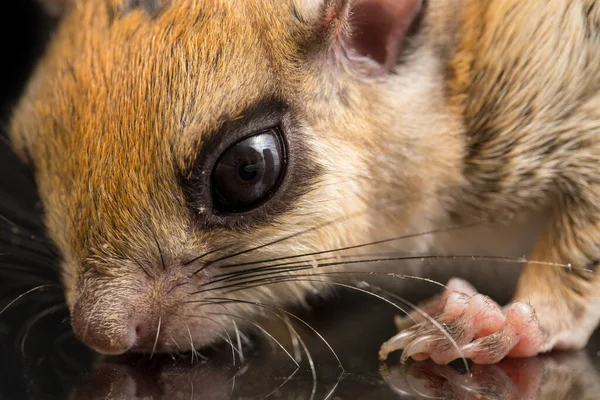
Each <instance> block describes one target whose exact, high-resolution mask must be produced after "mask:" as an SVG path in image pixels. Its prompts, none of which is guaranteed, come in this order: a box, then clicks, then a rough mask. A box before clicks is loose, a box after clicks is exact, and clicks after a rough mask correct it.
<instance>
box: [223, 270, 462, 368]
mask: <svg viewBox="0 0 600 400" xmlns="http://www.w3.org/2000/svg"><path fill="white" fill-rule="evenodd" d="M288 281H301V282H315V283H321V284H328V285H334V286H339V287H343V288H346V289H350V290H355V291H358V292H361V293H364V294H367V295H370V296H373V297H376V298H378V299H380V300H383V301H384V302H386V303H388V304H390V305H392V306H393V307H395V308H397V309H398V310H400V311H401V312H402V313H404V314H406V315H407V316H408V317H409V318H411V319H412V316H411V315H410V313H409V312H407V311H406V310H404V309H403V308H402V307H400V306H399V305H397V304H396V303H394V302H392V301H390V300H388V299H386V298H385V297H383V296H380V295H378V294H376V293H373V292H370V291H368V290H365V289H361V288H358V287H355V286H351V285H346V284H343V283H339V282H324V281H320V280H318V279H306V278H303V279H293V277H289V280H288ZM437 283H438V284H439V285H440V286H443V287H446V286H445V285H443V284H441V283H439V282H437ZM381 290H383V289H381ZM394 298H395V299H396V300H398V301H400V302H402V303H403V304H405V305H406V306H408V307H410V308H412V309H414V310H415V311H417V312H418V313H419V314H420V315H421V316H422V317H423V318H425V319H426V320H427V321H428V322H430V323H431V324H432V325H434V326H435V327H436V328H437V329H439V331H440V332H441V333H442V334H443V335H444V336H445V337H446V339H448V341H449V342H450V343H451V344H452V345H453V346H454V347H455V348H456V350H457V351H458V354H459V355H460V356H461V359H462V360H463V362H464V365H465V368H466V371H467V372H468V371H469V365H468V363H467V360H466V358H465V357H464V354H463V352H462V350H461V349H460V347H459V346H458V343H456V341H455V340H454V339H453V338H452V336H451V335H450V334H449V333H448V331H446V329H444V328H443V327H442V326H441V325H440V324H439V323H438V322H437V321H436V320H435V319H433V318H432V317H431V316H430V315H429V314H427V313H426V312H425V311H423V310H422V309H421V308H419V307H417V306H416V305H415V304H413V303H411V302H409V301H408V300H406V299H404V298H402V297H399V296H396V295H394ZM218 299H221V300H226V299H227V298H217V300H218ZM237 301H241V300H237ZM250 303H251V304H260V303H255V302H250ZM268 307H272V306H268ZM283 311H284V312H286V311H285V310H283ZM292 315H293V314H292ZM413 321H414V319H413Z"/></svg>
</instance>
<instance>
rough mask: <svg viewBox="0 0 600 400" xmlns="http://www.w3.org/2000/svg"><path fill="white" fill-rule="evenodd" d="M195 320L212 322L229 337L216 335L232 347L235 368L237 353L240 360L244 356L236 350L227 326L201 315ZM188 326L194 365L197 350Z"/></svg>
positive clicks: (232, 359) (232, 361)
mask: <svg viewBox="0 0 600 400" xmlns="http://www.w3.org/2000/svg"><path fill="white" fill-rule="evenodd" d="M206 304H207V305H208V304H212V303H211V302H206ZM194 318H200V319H205V320H207V321H210V322H212V323H214V324H216V325H218V326H219V327H220V328H221V329H222V330H223V332H224V333H225V335H226V336H227V337H225V336H223V335H221V334H219V333H216V334H217V336H219V337H220V338H221V339H223V340H224V341H225V342H226V343H227V344H229V347H231V363H232V365H233V366H234V367H235V353H236V352H237V353H238V356H239V357H240V359H241V358H243V356H242V355H241V353H240V350H239V349H236V348H235V346H234V345H233V340H232V338H231V335H230V334H229V332H227V329H226V328H225V326H224V325H223V324H222V323H220V322H219V321H217V320H216V319H214V318H209V317H205V316H200V315H195V316H194ZM186 326H187V329H188V333H189V335H190V344H191V345H192V363H193V362H194V361H193V360H194V357H193V355H194V354H195V353H197V352H196V349H195V348H194V341H193V340H192V331H191V330H190V327H189V325H188V324H187V323H186Z"/></svg>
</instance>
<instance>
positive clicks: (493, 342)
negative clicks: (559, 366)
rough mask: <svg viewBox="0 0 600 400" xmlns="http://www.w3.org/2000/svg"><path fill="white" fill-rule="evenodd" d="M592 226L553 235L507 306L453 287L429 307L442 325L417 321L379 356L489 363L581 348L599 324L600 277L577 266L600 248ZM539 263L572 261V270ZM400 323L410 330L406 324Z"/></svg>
mask: <svg viewBox="0 0 600 400" xmlns="http://www.w3.org/2000/svg"><path fill="white" fill-rule="evenodd" d="M565 220H569V221H573V218H565ZM587 220H588V221H589V219H587ZM578 221H582V219H578ZM556 226H557V227H558V226H560V225H558V224H557V225H556ZM586 228H588V229H587V230H585V229H581V228H579V229H578V227H577V225H576V224H573V225H571V226H568V227H567V228H566V229H551V230H549V231H547V232H546V234H545V235H544V236H543V238H542V240H541V241H540V242H539V244H538V246H537V248H536V250H535V251H534V252H533V253H532V255H531V257H530V260H532V261H531V262H530V263H529V264H528V265H527V266H526V267H525V269H524V271H523V273H522V276H521V279H520V281H519V286H518V289H517V293H516V295H515V297H514V301H513V302H512V303H511V304H509V305H508V306H506V307H505V308H504V309H502V308H501V307H500V306H499V305H498V304H496V303H495V302H493V301H492V300H491V299H489V298H488V297H486V296H483V295H480V294H474V293H473V290H472V288H470V286H468V284H465V283H460V282H458V283H457V282H454V283H453V282H452V281H451V284H450V286H451V287H450V288H449V290H447V291H446V292H445V293H444V294H442V295H441V296H440V297H439V298H437V299H435V300H434V301H433V302H432V303H429V304H426V305H425V308H426V311H427V312H428V313H430V312H433V313H434V314H433V319H434V320H435V321H436V322H437V323H433V322H431V321H430V320H425V321H422V319H421V321H419V320H418V319H417V325H415V326H413V327H412V328H410V329H404V330H403V331H402V332H401V333H399V334H398V335H397V336H395V337H394V338H392V339H391V340H390V341H388V342H386V343H385V344H384V345H383V346H382V348H381V351H380V358H381V359H382V360H384V359H385V358H387V355H388V354H389V353H390V352H391V351H394V350H397V349H404V352H403V359H406V358H408V357H413V358H415V359H417V360H422V359H425V358H428V357H431V358H432V360H433V361H435V362H436V363H442V364H443V363H448V362H450V361H452V360H454V359H456V358H458V357H460V356H461V355H462V356H465V357H467V358H470V359H472V360H473V361H474V362H475V363H478V364H491V363H496V362H498V361H500V360H501V359H503V358H505V357H530V356H535V355H537V354H539V353H543V352H547V351H550V350H552V349H562V350H572V349H579V348H582V347H583V346H585V344H586V343H587V340H588V339H589V336H590V335H591V334H592V333H593V331H594V329H595V328H596V326H597V324H598V320H599V319H600V307H599V306H600V301H599V298H600V280H599V279H598V277H597V274H595V272H594V271H592V270H589V269H584V268H577V267H574V266H575V265H590V263H589V260H591V259H594V258H593V257H595V255H594V250H595V249H600V246H598V244H597V243H596V242H595V241H594V240H592V239H593V238H599V239H600V234H598V235H595V234H593V232H596V230H595V229H589V227H586ZM587 232H592V234H589V235H586V234H585V233H587ZM575 243H577V244H578V245H575ZM582 249H585V251H584V250H582ZM535 261H548V262H554V263H557V264H562V263H564V264H568V263H571V264H572V265H573V267H571V268H570V267H564V266H560V265H547V264H539V263H535ZM456 288H459V289H458V291H454V290H456ZM460 288H462V289H463V290H460ZM460 291H462V292H463V293H460ZM400 322H401V323H400V324H399V325H400V327H402V328H405V327H406V326H405V323H406V320H402V321H400ZM402 325H404V326H402ZM441 327H443V328H444V329H440V328H441ZM449 337H450V338H451V339H452V340H450V339H449Z"/></svg>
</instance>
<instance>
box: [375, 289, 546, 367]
mask: <svg viewBox="0 0 600 400" xmlns="http://www.w3.org/2000/svg"><path fill="white" fill-rule="evenodd" d="M456 287H462V288H467V289H468V292H469V293H466V294H465V293H460V292H457V291H453V289H454V288H456ZM471 289H472V287H471V286H470V285H468V284H467V283H466V282H464V281H460V280H457V279H454V280H452V281H451V282H450V284H449V289H448V290H447V291H446V292H445V293H444V294H442V295H441V296H439V297H438V298H437V299H435V300H434V302H437V304H431V303H430V304H426V305H425V309H427V311H429V310H432V309H435V308H436V306H437V308H438V312H437V313H436V314H434V315H433V316H432V317H425V316H423V315H421V318H420V321H421V322H418V323H417V324H416V325H414V326H413V327H411V328H408V329H404V330H402V331H401V332H400V333H399V334H397V335H396V336H394V337H393V338H392V339H390V340H389V341H387V342H386V343H384V344H383V346H382V347H381V349H380V353H379V356H380V359H381V360H385V359H386V358H387V356H388V354H389V353H391V352H392V351H396V350H403V352H402V360H403V361H405V360H406V359H408V358H409V357H412V358H413V359H415V360H418V361H420V360H424V359H427V358H431V359H432V360H433V361H434V362H435V363H437V364H447V363H449V362H451V361H453V360H455V359H457V358H461V357H465V358H469V359H471V360H472V361H473V362H474V363H476V364H494V363H497V362H498V361H500V360H502V359H503V358H505V357H530V356H534V355H536V354H538V353H539V352H540V351H541V349H542V343H543V340H542V338H543V335H542V333H541V331H540V329H539V325H538V321H537V318H536V316H535V312H534V311H533V309H532V308H531V307H530V306H529V305H527V304H525V303H522V302H516V303H513V304H511V305H510V306H508V307H507V308H506V309H505V312H503V310H502V308H501V307H500V306H499V305H498V304H497V303H496V302H494V301H493V300H492V299H490V298H489V297H487V296H484V295H482V294H478V293H476V292H475V290H474V289H472V290H471ZM413 317H414V315H413ZM415 319H417V318H415Z"/></svg>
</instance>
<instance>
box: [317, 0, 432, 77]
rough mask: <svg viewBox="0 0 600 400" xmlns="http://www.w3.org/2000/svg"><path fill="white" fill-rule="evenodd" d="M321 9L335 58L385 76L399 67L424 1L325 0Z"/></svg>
mask: <svg viewBox="0 0 600 400" xmlns="http://www.w3.org/2000/svg"><path fill="white" fill-rule="evenodd" d="M311 2H312V3H313V6H312V7H313V9H314V2H315V0H310V1H308V3H311ZM321 7H322V8H321V10H322V11H321V18H322V20H321V21H322V24H323V25H322V26H323V27H325V29H326V32H327V34H328V37H329V43H328V45H329V46H330V50H332V51H333V54H335V56H336V57H345V58H346V59H347V60H349V61H351V62H353V63H355V65H357V66H360V69H361V70H362V71H363V72H366V73H367V74H368V75H382V74H385V73H388V72H390V71H391V70H392V69H393V68H394V67H395V66H396V64H397V62H398V58H399V57H400V55H401V53H402V49H403V47H404V44H405V42H406V37H407V35H408V33H409V31H410V28H411V26H412V25H413V23H414V22H415V20H417V18H418V16H419V15H420V12H421V10H422V8H423V0H324V3H323V1H321ZM313 12H314V11H313Z"/></svg>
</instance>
